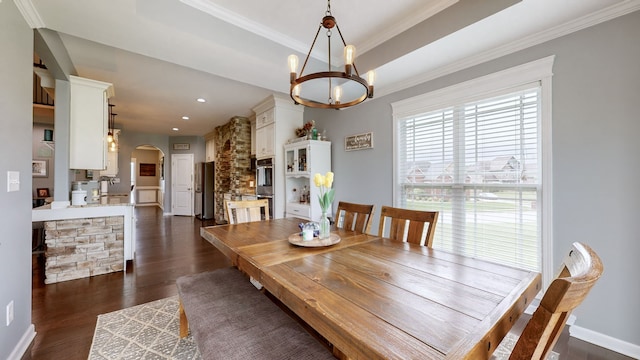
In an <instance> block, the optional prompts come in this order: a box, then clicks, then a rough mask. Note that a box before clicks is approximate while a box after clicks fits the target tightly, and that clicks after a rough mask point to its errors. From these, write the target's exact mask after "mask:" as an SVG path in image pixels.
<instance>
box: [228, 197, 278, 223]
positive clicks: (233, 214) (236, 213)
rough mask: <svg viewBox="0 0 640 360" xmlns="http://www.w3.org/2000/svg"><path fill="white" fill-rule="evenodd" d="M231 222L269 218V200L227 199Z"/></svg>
mask: <svg viewBox="0 0 640 360" xmlns="http://www.w3.org/2000/svg"><path fill="white" fill-rule="evenodd" d="M225 207H226V209H227V217H228V219H229V224H241V223H245V222H250V221H261V220H263V218H262V214H264V219H265V220H268V219H269V200H268V199H260V200H225Z"/></svg>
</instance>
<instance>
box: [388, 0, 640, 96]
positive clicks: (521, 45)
mask: <svg viewBox="0 0 640 360" xmlns="http://www.w3.org/2000/svg"><path fill="white" fill-rule="evenodd" d="M636 10H640V0H630V1H622V2H620V3H617V4H615V5H611V6H609V7H607V8H604V9H602V10H600V11H596V12H594V13H592V14H589V15H586V16H583V17H581V18H578V19H575V20H573V21H569V22H566V23H564V24H561V25H558V26H555V27H552V28H550V29H548V30H545V31H542V32H538V33H536V34H532V35H529V36H526V37H524V38H521V39H517V40H515V41H513V42H511V43H508V44H505V45H502V46H498V47H496V48H493V49H489V50H486V51H483V52H480V53H478V54H476V55H473V56H470V57H467V58H464V59H461V60H458V61H456V62H452V63H449V64H448V65H445V66H442V67H439V68H437V69H434V70H431V71H427V72H425V73H422V74H417V75H414V76H412V77H411V78H410V79H402V81H398V82H396V83H392V84H389V85H385V86H379V87H377V88H376V98H380V97H383V96H385V95H389V94H393V93H395V92H398V91H401V90H404V89H408V88H410V87H413V86H416V85H419V84H422V83H425V82H427V81H430V80H433V79H437V78H439V77H442V76H445V75H449V74H453V73H455V72H458V71H461V70H464V69H468V68H470V67H472V66H476V65H478V64H482V63H484V62H487V61H491V60H494V59H498V58H500V57H503V56H506V55H509V54H512V53H515V52H517V51H520V50H524V49H527V48H530V47H532V46H535V45H539V44H542V43H544V42H547V41H551V40H553V39H556V38H559V37H561V36H565V35H568V34H571V33H573V32H576V31H579V30H582V29H585V28H588V27H590V26H594V25H597V24H600V23H603V22H605V21H608V20H611V19H615V18H617V17H620V16H623V15H626V14H629V13H632V12H634V11H636Z"/></svg>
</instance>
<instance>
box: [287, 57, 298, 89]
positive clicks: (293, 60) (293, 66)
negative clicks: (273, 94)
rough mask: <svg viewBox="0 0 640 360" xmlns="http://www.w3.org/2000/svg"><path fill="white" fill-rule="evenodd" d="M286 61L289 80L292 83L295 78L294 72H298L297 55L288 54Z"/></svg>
mask: <svg viewBox="0 0 640 360" xmlns="http://www.w3.org/2000/svg"><path fill="white" fill-rule="evenodd" d="M287 62H288V63H289V74H290V78H289V82H290V83H292V82H293V81H294V80H295V79H296V73H297V72H298V56H296V55H294V54H291V55H289V57H288V58H287Z"/></svg>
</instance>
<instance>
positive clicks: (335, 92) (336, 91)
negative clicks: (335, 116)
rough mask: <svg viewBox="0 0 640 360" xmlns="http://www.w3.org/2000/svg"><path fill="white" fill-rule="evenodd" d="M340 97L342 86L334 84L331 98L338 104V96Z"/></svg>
mask: <svg viewBox="0 0 640 360" xmlns="http://www.w3.org/2000/svg"><path fill="white" fill-rule="evenodd" d="M341 97H342V86H336V87H335V88H333V98H334V99H335V101H336V104H340V98H341Z"/></svg>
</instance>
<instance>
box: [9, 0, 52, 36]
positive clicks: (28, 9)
mask: <svg viewBox="0 0 640 360" xmlns="http://www.w3.org/2000/svg"><path fill="white" fill-rule="evenodd" d="M13 2H14V3H15V4H16V7H17V8H18V10H19V11H20V14H22V17H23V18H24V20H25V21H26V22H27V24H28V25H29V27H31V28H32V29H40V28H43V27H45V23H44V21H42V17H40V14H39V13H38V10H37V9H36V7H35V6H33V3H32V2H31V0H13Z"/></svg>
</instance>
